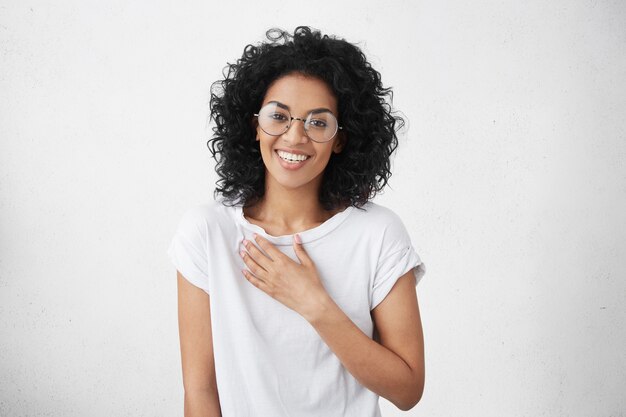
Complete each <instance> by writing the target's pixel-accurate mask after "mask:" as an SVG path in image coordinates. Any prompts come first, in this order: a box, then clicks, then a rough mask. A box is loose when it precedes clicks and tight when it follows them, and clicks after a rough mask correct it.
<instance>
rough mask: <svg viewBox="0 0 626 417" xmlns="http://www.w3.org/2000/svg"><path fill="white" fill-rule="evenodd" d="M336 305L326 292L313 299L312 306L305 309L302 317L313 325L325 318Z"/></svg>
mask: <svg viewBox="0 0 626 417" xmlns="http://www.w3.org/2000/svg"><path fill="white" fill-rule="evenodd" d="M333 304H334V301H333V299H332V298H331V297H330V295H328V293H327V292H326V291H323V292H321V293H320V294H317V295H315V296H314V297H311V304H310V305H309V306H308V307H307V308H305V309H303V311H302V313H301V315H302V317H304V318H305V319H306V321H308V322H309V323H311V324H314V323H315V322H316V321H318V320H319V319H320V318H322V317H324V315H326V313H327V312H328V311H330V310H331V308H332V306H333Z"/></svg>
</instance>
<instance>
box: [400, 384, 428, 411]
mask: <svg viewBox="0 0 626 417" xmlns="http://www.w3.org/2000/svg"><path fill="white" fill-rule="evenodd" d="M423 393H424V381H421V383H418V384H417V385H412V386H411V389H410V390H409V392H408V393H407V395H406V396H405V398H403V399H401V400H399V401H398V402H396V403H395V406H396V407H398V408H399V409H400V410H402V411H409V410H411V409H412V408H413V407H415V406H416V405H417V404H418V403H419V402H420V400H421V399H422V394H423Z"/></svg>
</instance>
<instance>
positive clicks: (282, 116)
mask: <svg viewBox="0 0 626 417" xmlns="http://www.w3.org/2000/svg"><path fill="white" fill-rule="evenodd" d="M268 117H269V118H270V119H272V120H275V121H277V122H284V121H285V120H287V116H286V115H285V114H283V113H277V112H276V113H270V114H268Z"/></svg>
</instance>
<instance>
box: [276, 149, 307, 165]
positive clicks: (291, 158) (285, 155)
mask: <svg viewBox="0 0 626 417" xmlns="http://www.w3.org/2000/svg"><path fill="white" fill-rule="evenodd" d="M277 152H278V156H280V157H281V158H282V159H283V160H285V161H287V162H299V161H304V160H305V159H308V158H309V156H307V155H297V154H295V153H289V152H285V151H280V150H279V151H277Z"/></svg>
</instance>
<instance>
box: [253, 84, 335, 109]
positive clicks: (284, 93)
mask: <svg viewBox="0 0 626 417" xmlns="http://www.w3.org/2000/svg"><path fill="white" fill-rule="evenodd" d="M270 101H278V102H280V103H283V104H285V105H287V106H288V107H289V110H290V111H292V112H294V113H300V112H308V111H310V110H312V109H317V108H323V107H325V108H328V109H330V110H331V111H332V112H333V113H335V114H336V113H337V98H336V97H335V95H334V94H333V92H332V90H331V89H330V87H329V86H328V84H326V83H325V82H324V81H322V80H320V79H319V78H315V77H309V76H305V75H302V74H288V75H285V76H282V77H280V78H278V79H277V80H276V81H274V82H273V83H272V84H270V86H269V87H268V89H267V92H266V93H265V97H264V99H263V105H265V104H267V103H269V102H270Z"/></svg>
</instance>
